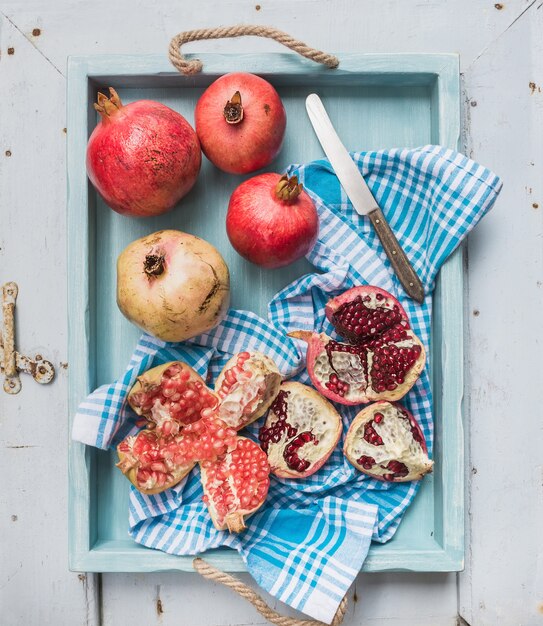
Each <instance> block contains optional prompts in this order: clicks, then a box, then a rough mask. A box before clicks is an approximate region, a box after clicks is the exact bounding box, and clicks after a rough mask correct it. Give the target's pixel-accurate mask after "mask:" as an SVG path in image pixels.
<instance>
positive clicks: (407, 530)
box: [67, 54, 464, 572]
mask: <svg viewBox="0 0 543 626" xmlns="http://www.w3.org/2000/svg"><path fill="white" fill-rule="evenodd" d="M199 56H200V57H201V59H202V61H203V62H204V72H203V73H202V74H201V75H199V76H196V77H183V76H180V75H178V74H176V73H175V71H174V70H173V69H172V68H171V67H170V66H169V64H168V62H167V60H166V59H164V58H163V57H161V56H160V57H159V56H156V57H155V56H151V57H126V56H123V57H80V58H72V59H70V62H69V74H68V112H67V114H68V185H69V196H68V228H69V237H68V241H69V249H68V263H69V272H68V275H69V307H70V310H69V362H70V364H71V365H70V385H69V394H70V397H69V407H70V415H71V416H73V414H74V412H75V409H76V407H77V404H78V403H79V401H80V400H81V399H82V398H83V397H84V396H85V395H86V394H87V393H88V392H89V391H91V390H92V389H94V388H95V387H96V386H98V385H99V384H102V383H104V382H109V381H111V380H113V379H115V378H116V377H117V376H118V375H119V373H120V372H122V371H123V369H124V367H125V366H126V362H127V360H128V358H129V356H130V354H131V352H132V349H133V346H134V344H135V341H136V339H137V337H138V335H139V332H138V330H137V329H136V328H134V327H133V326H132V325H131V324H130V323H129V322H128V321H127V320H125V319H124V318H123V317H122V315H121V314H120V313H119V311H118V309H117V306H116V303H115V260H116V257H117V255H118V254H119V252H120V251H121V250H122V249H123V248H124V247H125V246H126V245H127V244H128V243H129V242H130V241H132V240H133V239H135V238H137V237H140V236H142V235H144V234H147V233H150V232H153V231H155V230H157V229H159V228H164V227H173V228H178V229H180V230H186V231H188V232H192V233H195V234H197V235H200V236H202V237H204V238H205V239H207V240H209V241H210V242H212V243H213V244H214V245H215V246H216V247H217V248H218V249H219V250H220V251H221V253H222V254H223V256H224V257H225V259H226V261H227V263H228V265H229V267H230V269H231V274H232V294H233V302H232V304H233V306H235V307H241V308H248V309H251V310H253V311H255V312H257V313H260V314H264V315H265V312H266V304H267V302H268V301H269V299H270V297H271V296H272V295H273V294H274V293H275V292H276V291H277V290H278V289H280V288H281V287H283V286H285V285H286V284H287V283H288V282H290V281H291V280H293V279H294V278H296V277H298V276H299V275H300V274H302V273H305V272H306V271H308V270H310V266H309V264H308V263H307V262H306V261H305V260H304V261H300V262H298V263H296V264H294V265H292V266H290V267H288V268H285V269H282V270H276V271H267V270H261V269H258V268H256V267H254V266H252V265H250V264H248V263H246V262H245V261H244V260H242V259H241V258H240V257H238V256H237V255H236V253H235V252H234V251H233V250H232V248H231V246H230V244H229V242H228V240H227V238H226V234H225V232H224V216H225V212H226V208H227V204H228V198H229V195H230V193H231V191H232V190H233V189H234V188H235V186H237V184H239V182H240V181H241V180H242V178H241V177H236V176H231V175H227V174H224V173H222V172H219V171H217V170H216V169H215V168H213V167H212V166H211V164H209V163H208V162H207V161H206V160H205V159H204V163H203V167H202V172H201V174H200V178H199V181H198V183H197V185H196V187H195V189H194V190H193V191H192V192H191V193H190V194H189V196H187V197H186V198H185V199H184V200H183V201H182V202H181V203H180V205H179V206H178V207H177V208H176V209H175V210H174V211H173V212H172V213H170V214H169V215H165V216H161V217H160V218H152V219H146V220H135V219H129V218H126V217H122V216H119V215H117V214H116V213H114V212H113V211H111V210H110V209H109V208H107V207H106V206H105V205H104V204H103V202H102V201H101V200H100V199H99V198H97V196H96V194H95V192H94V190H93V189H92V188H91V187H90V185H89V184H88V182H87V178H86V173H85V166H84V163H85V148H86V141H87V138H88V135H89V134H90V132H91V131H92V128H93V127H94V125H95V124H96V116H95V113H94V110H93V109H92V102H93V100H94V98H95V95H96V90H97V88H104V87H105V86H108V85H112V86H114V87H115V88H117V89H118V91H119V93H120V96H121V98H122V99H123V101H125V102H129V101H131V100H135V99H140V98H149V99H155V100H159V101H161V102H164V103H165V104H167V105H168V106H171V107H172V108H174V109H176V110H178V111H179V112H181V113H182V114H183V115H184V116H185V117H186V118H187V119H188V120H189V121H191V122H192V119H193V110H194V105H195V102H196V100H197V98H198V96H199V94H200V93H201V92H202V90H203V89H204V88H205V87H206V86H207V85H208V84H210V83H211V82H212V81H213V80H214V78H216V77H217V76H218V75H220V74H223V73H225V72H227V71H233V70H236V71H238V70H239V71H250V72H255V73H258V74H261V75H263V76H265V77H266V78H267V79H268V80H270V81H271V82H272V83H273V84H274V85H275V86H276V88H277V89H278V91H279V93H280V95H281V97H282V99H283V101H284V103H285V107H286V110H287V116H288V127H287V137H286V141H285V145H284V148H283V150H282V152H281V154H280V155H279V157H278V159H277V161H276V162H275V163H274V164H272V165H271V166H270V168H268V169H270V170H276V171H281V170H282V169H283V168H284V167H285V166H286V165H287V164H289V163H301V162H307V161H310V160H312V159H314V158H319V157H321V156H322V151H321V149H320V147H319V145H318V143H317V140H316V138H315V136H314V133H313V131H312V129H311V126H310V123H309V121H308V119H307V117H306V114H305V109H304V100H305V96H306V95H307V94H308V93H309V92H311V91H316V92H317V93H319V94H320V95H321V97H322V98H323V101H324V103H325V105H326V107H327V109H328V111H329V112H330V115H331V117H332V119H333V120H334V124H335V125H336V127H337V129H338V131H339V134H340V136H341V137H342V138H343V140H344V142H345V143H346V145H347V147H348V148H349V149H351V150H364V149H373V148H386V147H393V146H408V147H410V146H417V145H422V144H425V143H440V144H441V145H444V146H448V147H452V148H456V147H457V141H458V135H459V106H460V102H459V78H458V59H457V57H456V56H455V55H439V54H438V55H380V54H377V55H376V54H368V55H342V56H341V65H340V68H339V69H337V70H328V69H326V68H323V67H320V66H317V65H315V64H312V63H309V62H307V61H305V60H303V59H301V58H299V57H297V56H295V55H290V54H268V55H241V56H240V55H235V56H230V55H218V54H216V55H199ZM462 295H463V275H462V260H461V252H457V253H456V254H455V255H453V257H452V258H451V259H449V261H448V262H447V263H446V264H445V266H444V267H443V268H442V270H441V273H440V278H439V281H438V286H437V288H436V298H435V305H434V324H433V344H432V353H431V363H432V380H433V389H434V397H435V422H436V430H435V434H436V446H435V451H436V452H435V457H436V467H435V472H434V474H433V475H432V476H430V477H428V478H426V479H425V481H424V484H423V486H422V489H421V490H420V493H419V495H418V496H417V498H416V500H415V502H414V504H413V505H412V506H411V507H410V509H409V511H408V512H407V514H406V516H405V519H404V520H403V522H402V524H401V526H400V529H399V530H398V532H397V534H396V536H395V537H394V539H393V540H392V541H390V542H388V543H387V544H385V545H373V546H372V548H371V550H370V553H369V556H368V559H367V560H366V563H365V564H364V570H365V571H384V570H415V571H456V570H459V569H461V568H462V566H463V524H464V517H463V515H464V508H463V506H464V505H463V430H462V410H461V409H462V407H461V405H462V392H463V351H462V342H463V335H462V316H463V307H462ZM127 508H128V482H127V481H126V479H125V478H124V477H123V476H122V475H121V474H120V472H118V470H116V469H115V468H114V455H113V454H111V453H104V452H99V451H97V450H94V449H91V448H86V447H85V446H83V445H81V444H77V443H73V442H72V443H71V444H70V559H71V561H70V562H71V567H72V568H73V569H76V570H85V571H103V572H105V571H133V572H145V571H159V570H191V569H192V566H191V560H192V559H191V558H190V557H174V556H171V555H166V554H163V553H161V552H158V551H155V550H149V549H146V548H143V547H141V546H139V545H137V544H135V543H134V542H133V541H131V540H130V539H129V538H128V537H127V526H128V523H127ZM206 558H209V560H210V561H211V562H212V563H214V564H216V565H218V566H219V567H221V568H222V569H226V570H229V571H241V570H244V569H245V568H244V565H243V562H242V561H241V559H240V558H239V557H238V555H237V553H235V552H233V551H231V550H228V549H220V550H216V551H213V553H209V554H208V555H206Z"/></svg>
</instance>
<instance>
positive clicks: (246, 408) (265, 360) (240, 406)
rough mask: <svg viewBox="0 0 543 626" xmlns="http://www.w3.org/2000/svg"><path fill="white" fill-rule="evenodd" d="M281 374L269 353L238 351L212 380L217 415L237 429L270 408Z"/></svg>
mask: <svg viewBox="0 0 543 626" xmlns="http://www.w3.org/2000/svg"><path fill="white" fill-rule="evenodd" d="M281 378H282V377H281V374H280V372H279V370H278V369H277V366H276V365H275V363H274V362H273V360H272V359H270V357H269V356H266V355H265V354H261V353H260V352H240V353H239V354H236V355H234V356H233V357H232V358H231V359H230V360H229V361H228V363H227V364H226V365H225V366H224V368H223V370H222V372H221V373H220V374H219V376H218V378H217V382H216V383H215V391H216V393H217V395H218V396H219V398H220V403H219V417H220V418H221V419H222V420H224V421H225V422H226V423H227V424H228V425H229V426H231V427H232V428H235V429H236V430H240V429H241V428H243V427H244V426H247V425H248V424H251V423H252V422H254V421H255V420H257V419H258V418H259V417H261V416H262V415H264V413H265V412H266V411H267V410H268V409H269V407H270V404H271V403H272V402H273V401H274V399H275V397H276V396H277V394H278V393H279V386H280V385H281Z"/></svg>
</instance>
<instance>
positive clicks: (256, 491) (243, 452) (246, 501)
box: [200, 437, 270, 533]
mask: <svg viewBox="0 0 543 626" xmlns="http://www.w3.org/2000/svg"><path fill="white" fill-rule="evenodd" d="M236 439H237V443H236V446H235V447H234V448H233V449H231V450H229V451H228V452H226V453H225V454H224V455H222V456H220V457H219V458H218V459H217V460H206V461H202V462H201V463H200V471H201V477H202V487H203V489H204V496H203V500H204V502H205V503H206V505H207V508H208V510H209V514H210V515H211V519H212V520H213V524H214V525H215V528H217V529H218V530H226V529H228V530H229V531H230V532H233V533H239V532H241V531H242V530H244V529H245V528H246V526H245V518H247V517H249V515H252V514H253V513H255V512H256V511H257V510H258V509H259V508H260V507H261V506H262V505H263V504H264V502H265V500H266V496H267V495H268V488H269V486H270V476H269V475H270V466H269V464H268V459H267V457H266V454H265V453H264V452H263V451H262V450H261V448H260V446H259V445H258V444H256V443H255V442H254V441H251V440H250V439H245V438H244V437H237V438H236Z"/></svg>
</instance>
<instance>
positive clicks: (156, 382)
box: [127, 361, 219, 425]
mask: <svg viewBox="0 0 543 626" xmlns="http://www.w3.org/2000/svg"><path fill="white" fill-rule="evenodd" d="M172 365H179V366H180V367H181V369H182V370H184V371H187V372H189V374H190V379H189V380H190V381H192V382H199V383H201V384H202V385H203V386H204V388H205V389H206V392H208V393H209V395H210V396H214V397H215V398H216V400H217V406H218V404H219V397H218V396H217V395H216V394H215V392H214V391H212V390H211V389H209V387H207V386H206V384H205V381H204V379H203V378H202V377H201V376H200V375H199V374H198V373H197V372H196V371H195V370H193V369H192V367H190V365H187V364H186V363H184V362H183V361H169V362H168V363H164V364H163V365H157V366H156V367H153V368H151V369H149V370H147V371H146V372H144V373H143V374H141V376H138V379H137V381H136V382H135V383H134V385H133V387H132V389H131V390H130V391H129V393H128V396H127V402H128V404H129V405H130V406H131V408H132V409H133V410H134V411H135V413H136V414H137V415H141V416H143V417H145V418H146V419H148V420H149V421H151V417H150V412H149V413H146V412H144V411H143V410H142V407H140V406H138V404H137V402H136V398H137V396H138V394H140V393H142V392H143V393H147V392H148V391H150V390H152V389H153V388H156V387H159V386H160V384H161V382H162V375H163V374H164V372H165V371H166V370H167V369H168V368H169V367H171V366H172ZM151 425H152V423H151Z"/></svg>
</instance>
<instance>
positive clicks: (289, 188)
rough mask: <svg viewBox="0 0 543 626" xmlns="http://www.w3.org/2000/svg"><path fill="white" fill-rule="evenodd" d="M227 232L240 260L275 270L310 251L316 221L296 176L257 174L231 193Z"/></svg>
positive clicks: (315, 212)
mask: <svg viewBox="0 0 543 626" xmlns="http://www.w3.org/2000/svg"><path fill="white" fill-rule="evenodd" d="M226 232H227V234H228V238H229V239H230V243H231V244H232V246H233V247H234V248H235V250H236V251H237V252H238V253H239V254H240V255H241V256H242V257H244V258H246V259H247V260H248V261H251V262H252V263H255V264H256V265H260V266H261V267H267V268H277V267H283V266H284V265H288V264H289V263H292V262H293V261H296V260H297V259H300V258H301V257H303V256H305V255H306V254H307V253H308V252H309V251H310V250H311V249H312V248H313V246H314V245H315V242H316V241H317V236H318V232H319V218H318V215H317V210H316V209H315V205H314V204H313V201H312V200H311V198H310V197H309V196H308V195H307V193H305V191H303V190H302V185H300V184H298V179H297V178H296V176H293V177H292V178H288V176H286V175H284V176H281V175H280V174H274V173H268V174H260V175H259V176H254V177H253V178H250V179H249V180H246V181H245V182H243V183H241V185H239V187H237V188H236V189H235V190H234V193H233V194H232V196H231V197H230V203H229V205H228V212H227V214H226Z"/></svg>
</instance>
